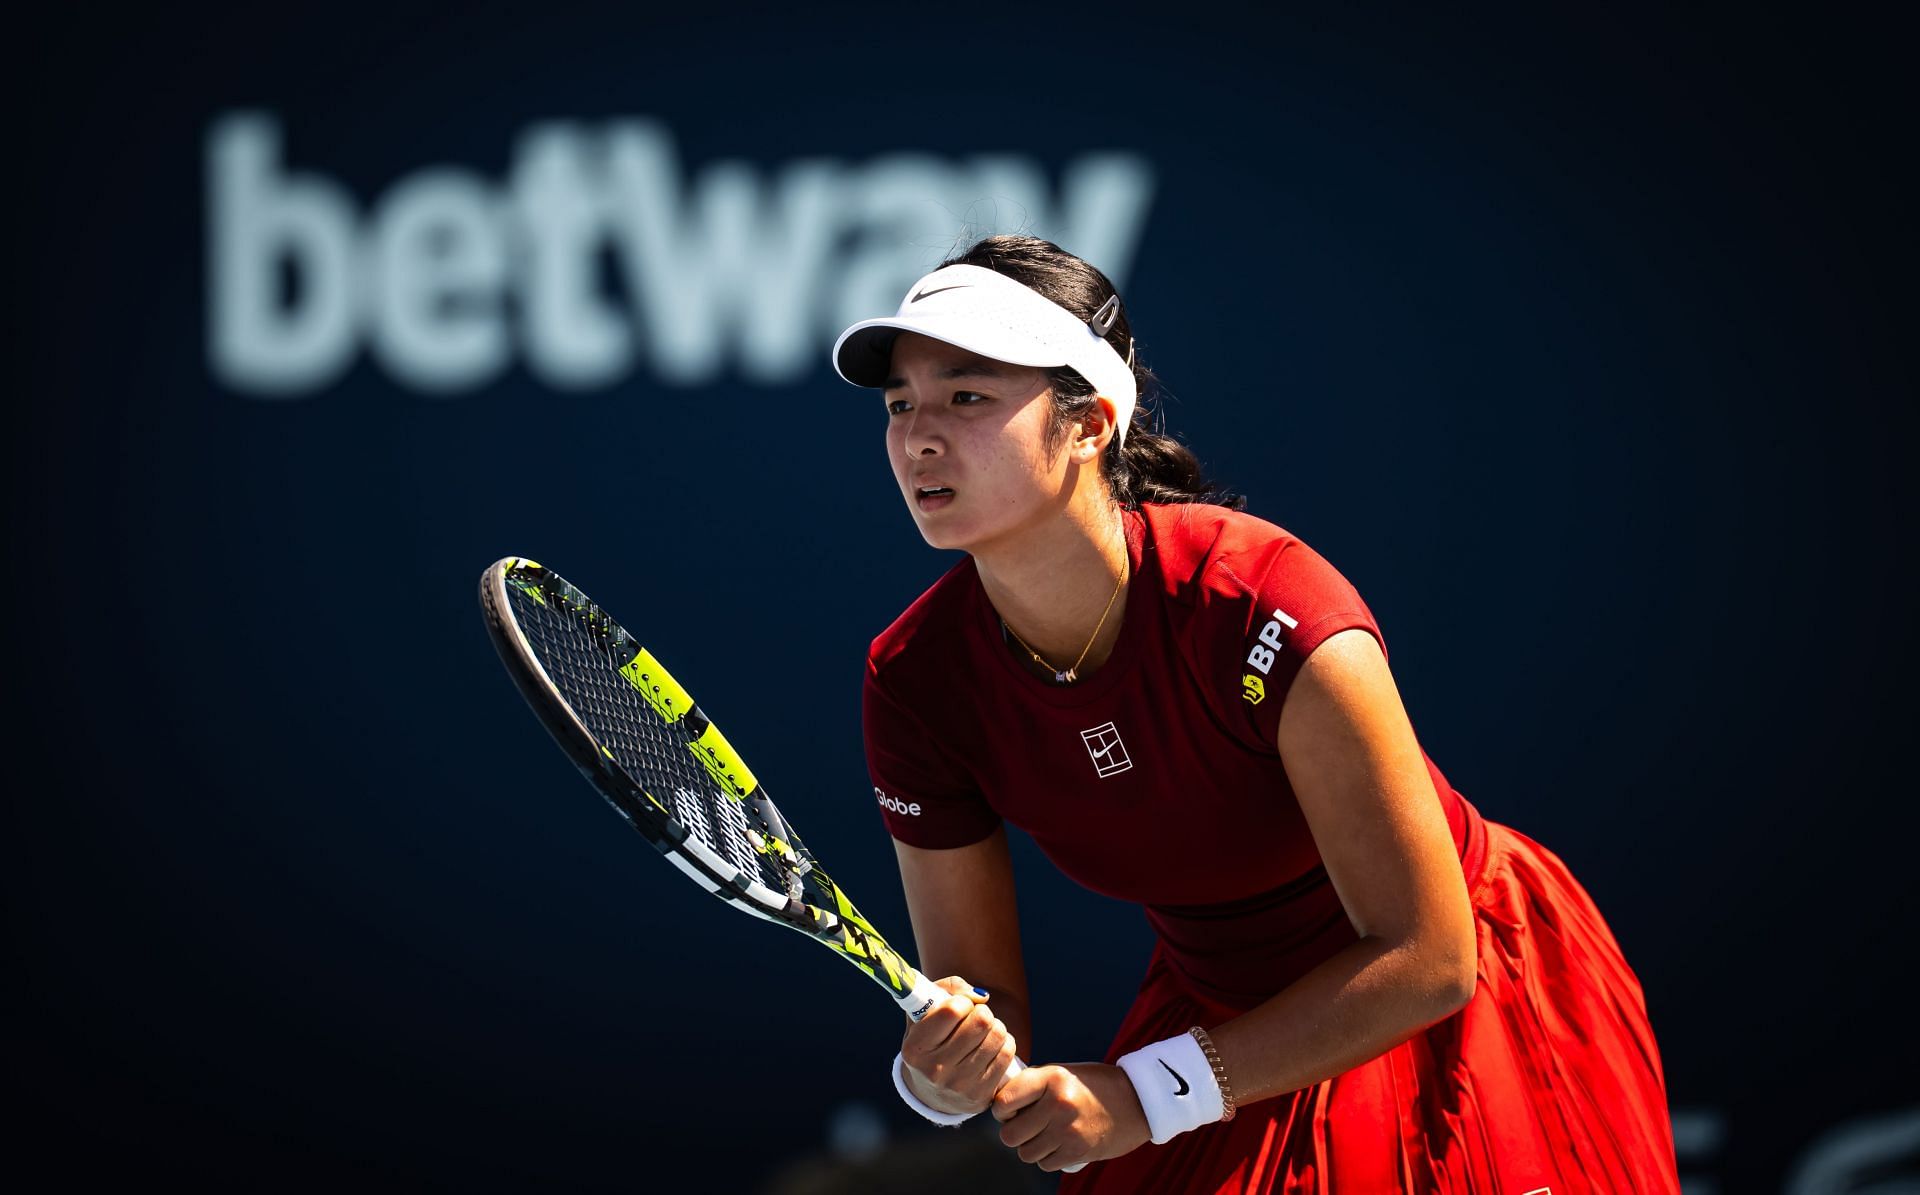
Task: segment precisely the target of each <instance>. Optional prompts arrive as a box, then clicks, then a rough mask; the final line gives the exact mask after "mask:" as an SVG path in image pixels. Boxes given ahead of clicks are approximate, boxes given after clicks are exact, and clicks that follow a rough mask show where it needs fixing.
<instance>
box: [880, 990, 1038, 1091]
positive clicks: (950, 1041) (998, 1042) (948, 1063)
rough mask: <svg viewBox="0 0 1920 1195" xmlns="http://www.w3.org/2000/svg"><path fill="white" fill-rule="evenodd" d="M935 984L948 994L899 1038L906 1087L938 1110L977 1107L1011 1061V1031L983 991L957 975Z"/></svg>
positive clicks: (1002, 1079)
mask: <svg viewBox="0 0 1920 1195" xmlns="http://www.w3.org/2000/svg"><path fill="white" fill-rule="evenodd" d="M934 986H936V987H938V988H940V989H941V990H943V991H945V992H946V993H947V997H946V999H944V1000H940V1001H937V1002H936V1003H935V1004H934V1005H933V1007H932V1008H929V1009H928V1010H927V1013H926V1015H925V1016H923V1017H921V1018H920V1019H919V1020H918V1021H915V1022H914V1023H912V1024H910V1025H908V1026H907V1034H906V1037H905V1038H904V1039H902V1040H901V1042H900V1057H901V1060H902V1061H904V1062H905V1063H906V1077H907V1086H908V1087H909V1088H910V1089H912V1091H913V1094H914V1095H915V1096H917V1097H918V1098H919V1099H920V1101H921V1102H922V1103H924V1104H926V1105H927V1106H928V1107H930V1108H934V1109H936V1110H938V1111H941V1112H956V1113H973V1112H979V1111H982V1110H984V1109H985V1108H986V1107H987V1105H988V1104H990V1103H992V1102H993V1093H994V1092H996V1091H998V1090H999V1089H1000V1084H1002V1083H1003V1082H1005V1081H1006V1077H1007V1068H1008V1067H1010V1066H1012V1065H1013V1058H1014V1054H1015V1052H1016V1047H1015V1043H1014V1040H1013V1035H1012V1034H1010V1033H1008V1032H1007V1027H1006V1026H1005V1025H1004V1024H1002V1023H1001V1022H1000V1018H999V1017H996V1016H994V1015H993V1010H992V1009H991V1008H989V1007H987V999H988V994H987V993H986V992H983V991H981V990H980V989H979V988H976V987H974V986H973V985H972V984H970V983H968V982H967V981H966V980H964V979H961V978H960V977H959V976H957V975H949V976H947V977H946V978H945V979H942V980H938V981H936V983H935V985H934Z"/></svg>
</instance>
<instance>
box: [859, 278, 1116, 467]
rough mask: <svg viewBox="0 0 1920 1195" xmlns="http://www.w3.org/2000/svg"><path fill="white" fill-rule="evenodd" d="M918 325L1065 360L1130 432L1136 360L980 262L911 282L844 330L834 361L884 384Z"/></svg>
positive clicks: (957, 340)
mask: <svg viewBox="0 0 1920 1195" xmlns="http://www.w3.org/2000/svg"><path fill="white" fill-rule="evenodd" d="M902 332H918V333H919V334H920V335H922V336H931V337H932V338H933V339H935V340H942V341H945V342H946V343H948V344H951V345H955V346H957V347H959V348H963V349H966V350H967V351H968V352H970V353H978V354H980V355H981V356H982V357H991V358H992V359H994V360H995V361H1005V362H1006V363H1007V364H1009V365H1029V366H1034V367H1036V368H1041V369H1057V368H1059V367H1060V366H1062V365H1064V366H1067V367H1069V368H1071V369H1073V370H1074V371H1076V372H1077V373H1079V375H1080V376H1081V377H1083V378H1085V379H1087V381H1088V382H1090V383H1092V385H1093V389H1094V392H1095V393H1096V394H1104V395H1106V396H1107V397H1108V398H1110V399H1112V400H1113V408H1114V424H1115V426H1114V430H1113V439H1114V442H1115V443H1116V444H1117V443H1119V442H1120V440H1121V439H1122V438H1123V437H1124V436H1125V435H1126V434H1127V424H1128V422H1129V421H1131V420H1132V418H1133V407H1134V403H1135V401H1136V400H1137V399H1138V398H1139V395H1138V393H1137V392H1136V391H1135V388H1134V383H1133V368H1132V366H1130V365H1128V364H1127V363H1126V361H1125V360H1123V359H1122V358H1121V356H1120V354H1119V353H1116V352H1114V351H1113V346H1112V345H1110V344H1108V343H1107V342H1106V341H1105V340H1103V339H1101V338H1100V336H1099V335H1098V334H1096V333H1095V332H1094V330H1093V328H1092V327H1091V326H1090V325H1089V324H1088V323H1087V321H1085V320H1083V319H1081V318H1080V317H1079V316H1077V315H1074V314H1073V313H1072V312H1071V311H1068V310H1067V309H1066V308H1064V307H1061V306H1058V305H1057V304H1055V303H1054V302H1052V301H1051V300H1049V299H1046V298H1043V297H1042V296H1041V295H1040V294H1039V293H1038V292H1037V291H1032V290H1028V289H1027V288H1026V287H1024V286H1022V285H1020V284H1019V283H1018V282H1015V281H1014V280H1013V279H1011V278H1009V277H1007V276H1006V275H1005V274H998V273H995V272H994V271H992V270H988V269H982V268H981V267H979V266H947V267H946V268H944V269H939V270H935V271H934V272H933V273H931V274H928V275H927V276H926V277H925V278H922V279H921V280H920V281H918V282H916V283H914V284H913V286H912V287H910V288H909V289H908V290H907V295H906V298H904V299H902V300H900V310H899V311H898V312H896V313H894V314H893V315H889V316H883V317H881V318H879V319H868V320H861V321H860V322H859V323H857V324H855V325H853V326H852V327H851V328H848V329H847V330H846V331H845V332H842V333H840V339H839V340H837V341H835V342H834V345H833V366H834V368H835V369H837V370H839V371H840V376H841V377H843V378H845V379H847V381H849V382H852V383H853V384H854V385H856V386H882V385H885V384H886V381H887V375H888V372H889V371H890V370H891V368H892V362H893V341H894V337H896V336H898V335H899V334H900V333H902Z"/></svg>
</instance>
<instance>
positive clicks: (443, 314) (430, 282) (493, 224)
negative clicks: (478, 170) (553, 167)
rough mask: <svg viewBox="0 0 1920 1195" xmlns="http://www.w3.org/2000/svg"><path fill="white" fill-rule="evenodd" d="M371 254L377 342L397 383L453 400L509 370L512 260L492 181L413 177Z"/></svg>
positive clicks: (380, 219)
mask: <svg viewBox="0 0 1920 1195" xmlns="http://www.w3.org/2000/svg"><path fill="white" fill-rule="evenodd" d="M371 249H372V252H371V253H370V254H369V257H368V261H367V266H366V274H367V278H368V282H369V288H368V289H369V297H370V300H371V308H372V312H371V314H372V315H373V317H374V318H373V320H372V332H373V345H374V349H375V352H376V354H377V355H378V357H379V359H380V361H381V363H382V364H384V365H385V366H386V367H387V368H388V369H390V370H392V371H393V374H394V376H395V377H398V378H400V379H401V380H402V381H405V382H409V383H411V384H412V385H414V386H415V387H417V388H418V389H420V390H424V391H427V392H429V393H435V394H445V393H448V392H450V391H453V390H462V389H467V388H470V387H473V386H477V385H480V384H482V383H484V382H486V381H488V380H489V379H491V378H493V377H494V376H495V375H496V374H498V373H499V372H500V370H501V369H502V368H504V367H505V365H506V363H507V354H508V348H507V334H506V329H505V327H504V326H503V324H502V321H501V316H500V306H499V293H500V288H501V286H502V285H503V284H504V283H505V282H506V277H507V254H506V245H505V244H504V237H503V235H502V232H501V229H500V227H499V222H498V219H497V218H496V216H495V213H494V208H493V201H492V197H491V196H490V195H489V194H488V193H487V188H486V184H484V183H482V182H481V181H480V180H479V179H476V178H474V177H472V176H470V175H466V174H462V173H459V172H457V171H452V170H433V171H423V172H422V173H420V174H416V175H414V176H413V177H412V178H409V179H407V180H405V181H404V182H402V183H401V184H400V185H399V186H397V187H395V188H394V189H393V190H392V191H391V192H389V193H388V195H387V198H386V200H385V202H383V203H382V204H381V205H380V212H379V214H378V215H377V216H375V218H374V231H373V237H372V245H371Z"/></svg>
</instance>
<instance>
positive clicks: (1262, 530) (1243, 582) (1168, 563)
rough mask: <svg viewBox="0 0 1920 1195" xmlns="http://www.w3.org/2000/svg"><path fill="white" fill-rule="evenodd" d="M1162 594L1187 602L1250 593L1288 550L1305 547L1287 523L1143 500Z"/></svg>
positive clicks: (1202, 506) (1205, 506)
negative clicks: (1164, 590) (1160, 504)
mask: <svg viewBox="0 0 1920 1195" xmlns="http://www.w3.org/2000/svg"><path fill="white" fill-rule="evenodd" d="M1140 509H1141V513H1142V515H1143V516H1144V517H1145V518H1146V520H1147V525H1148V528H1149V530H1150V531H1151V533H1152V539H1153V546H1154V551H1155V553H1156V554H1157V555H1158V556H1159V558H1160V573H1161V577H1162V580H1163V581H1164V583H1165V585H1166V587H1167V596H1168V597H1169V598H1171V599H1173V600H1174V601H1177V602H1180V603H1182V604H1184V605H1189V606H1205V605H1209V604H1211V603H1213V602H1215V601H1218V600H1220V599H1233V598H1247V597H1251V596H1252V595H1253V594H1254V593H1255V592H1256V591H1257V590H1258V589H1259V587H1260V586H1261V584H1262V583H1263V582H1264V581H1265V579H1266V578H1267V577H1268V575H1269V574H1270V573H1272V572H1273V567H1274V563H1275V561H1276V560H1278V559H1279V558H1280V557H1281V556H1283V555H1284V554H1286V553H1288V552H1290V551H1299V550H1308V549H1306V545H1305V543H1303V542H1302V541H1301V540H1300V538H1299V537H1298V536H1296V535H1294V534H1293V533H1292V532H1290V531H1288V530H1287V529H1286V528H1284V527H1282V526H1280V525H1278V524H1276V523H1270V522H1268V521H1267V520H1265V519H1262V518H1260V517H1258V516H1256V515H1250V514H1247V513H1246V512H1245V511H1238V510H1230V509H1228V508H1227V507H1224V506H1213V505H1209V504H1203V503H1197V502H1187V503H1179V504H1169V505H1164V506H1159V505H1150V504H1149V505H1143V506H1142V507H1141V508H1140Z"/></svg>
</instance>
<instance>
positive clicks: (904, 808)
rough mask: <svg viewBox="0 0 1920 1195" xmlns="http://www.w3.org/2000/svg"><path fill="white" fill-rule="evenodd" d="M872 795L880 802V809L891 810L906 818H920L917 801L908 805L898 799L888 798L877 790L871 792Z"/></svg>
mask: <svg viewBox="0 0 1920 1195" xmlns="http://www.w3.org/2000/svg"><path fill="white" fill-rule="evenodd" d="M873 795H874V798H875V799H876V800H878V801H879V802H880V808H882V809H891V810H892V811H893V812H895V813H902V814H905V815H906V816H908V817H919V816H920V802H918V801H915V802H913V803H912V804H908V803H907V802H905V801H902V800H901V799H900V798H899V797H890V796H888V795H887V794H886V793H883V792H881V791H880V790H879V789H877V788H876V789H874V790H873Z"/></svg>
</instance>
